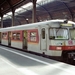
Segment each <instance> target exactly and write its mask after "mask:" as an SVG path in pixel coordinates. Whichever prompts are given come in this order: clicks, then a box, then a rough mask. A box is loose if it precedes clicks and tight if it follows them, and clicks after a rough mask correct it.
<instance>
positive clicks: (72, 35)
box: [70, 29, 75, 39]
mask: <svg viewBox="0 0 75 75" xmlns="http://www.w3.org/2000/svg"><path fill="white" fill-rule="evenodd" d="M70 35H71V36H70V38H71V39H75V29H70Z"/></svg>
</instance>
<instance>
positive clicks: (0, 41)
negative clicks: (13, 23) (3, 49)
mask: <svg viewBox="0 0 75 75" xmlns="http://www.w3.org/2000/svg"><path fill="white" fill-rule="evenodd" d="M0 44H1V32H0Z"/></svg>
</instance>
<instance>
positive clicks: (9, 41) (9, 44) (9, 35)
mask: <svg viewBox="0 0 75 75" xmlns="http://www.w3.org/2000/svg"><path fill="white" fill-rule="evenodd" d="M8 46H11V32H8Z"/></svg>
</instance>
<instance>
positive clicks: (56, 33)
mask: <svg viewBox="0 0 75 75" xmlns="http://www.w3.org/2000/svg"><path fill="white" fill-rule="evenodd" d="M49 39H68V29H66V28H50V29H49Z"/></svg>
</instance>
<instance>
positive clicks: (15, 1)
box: [0, 0, 75, 26]
mask: <svg viewBox="0 0 75 75" xmlns="http://www.w3.org/2000/svg"><path fill="white" fill-rule="evenodd" d="M31 1H32V0H1V1H0V14H5V15H8V18H7V17H6V19H4V25H5V24H7V23H8V26H11V25H10V24H11V15H9V14H8V12H10V11H11V10H12V9H16V11H15V25H21V24H25V23H31V20H32V5H30V6H28V7H24V5H26V4H28V3H31ZM19 7H20V8H19ZM63 18H67V19H69V20H72V21H75V0H41V1H40V2H38V0H37V2H36V19H37V22H38V21H44V20H50V19H63ZM5 26H6V25H5Z"/></svg>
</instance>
